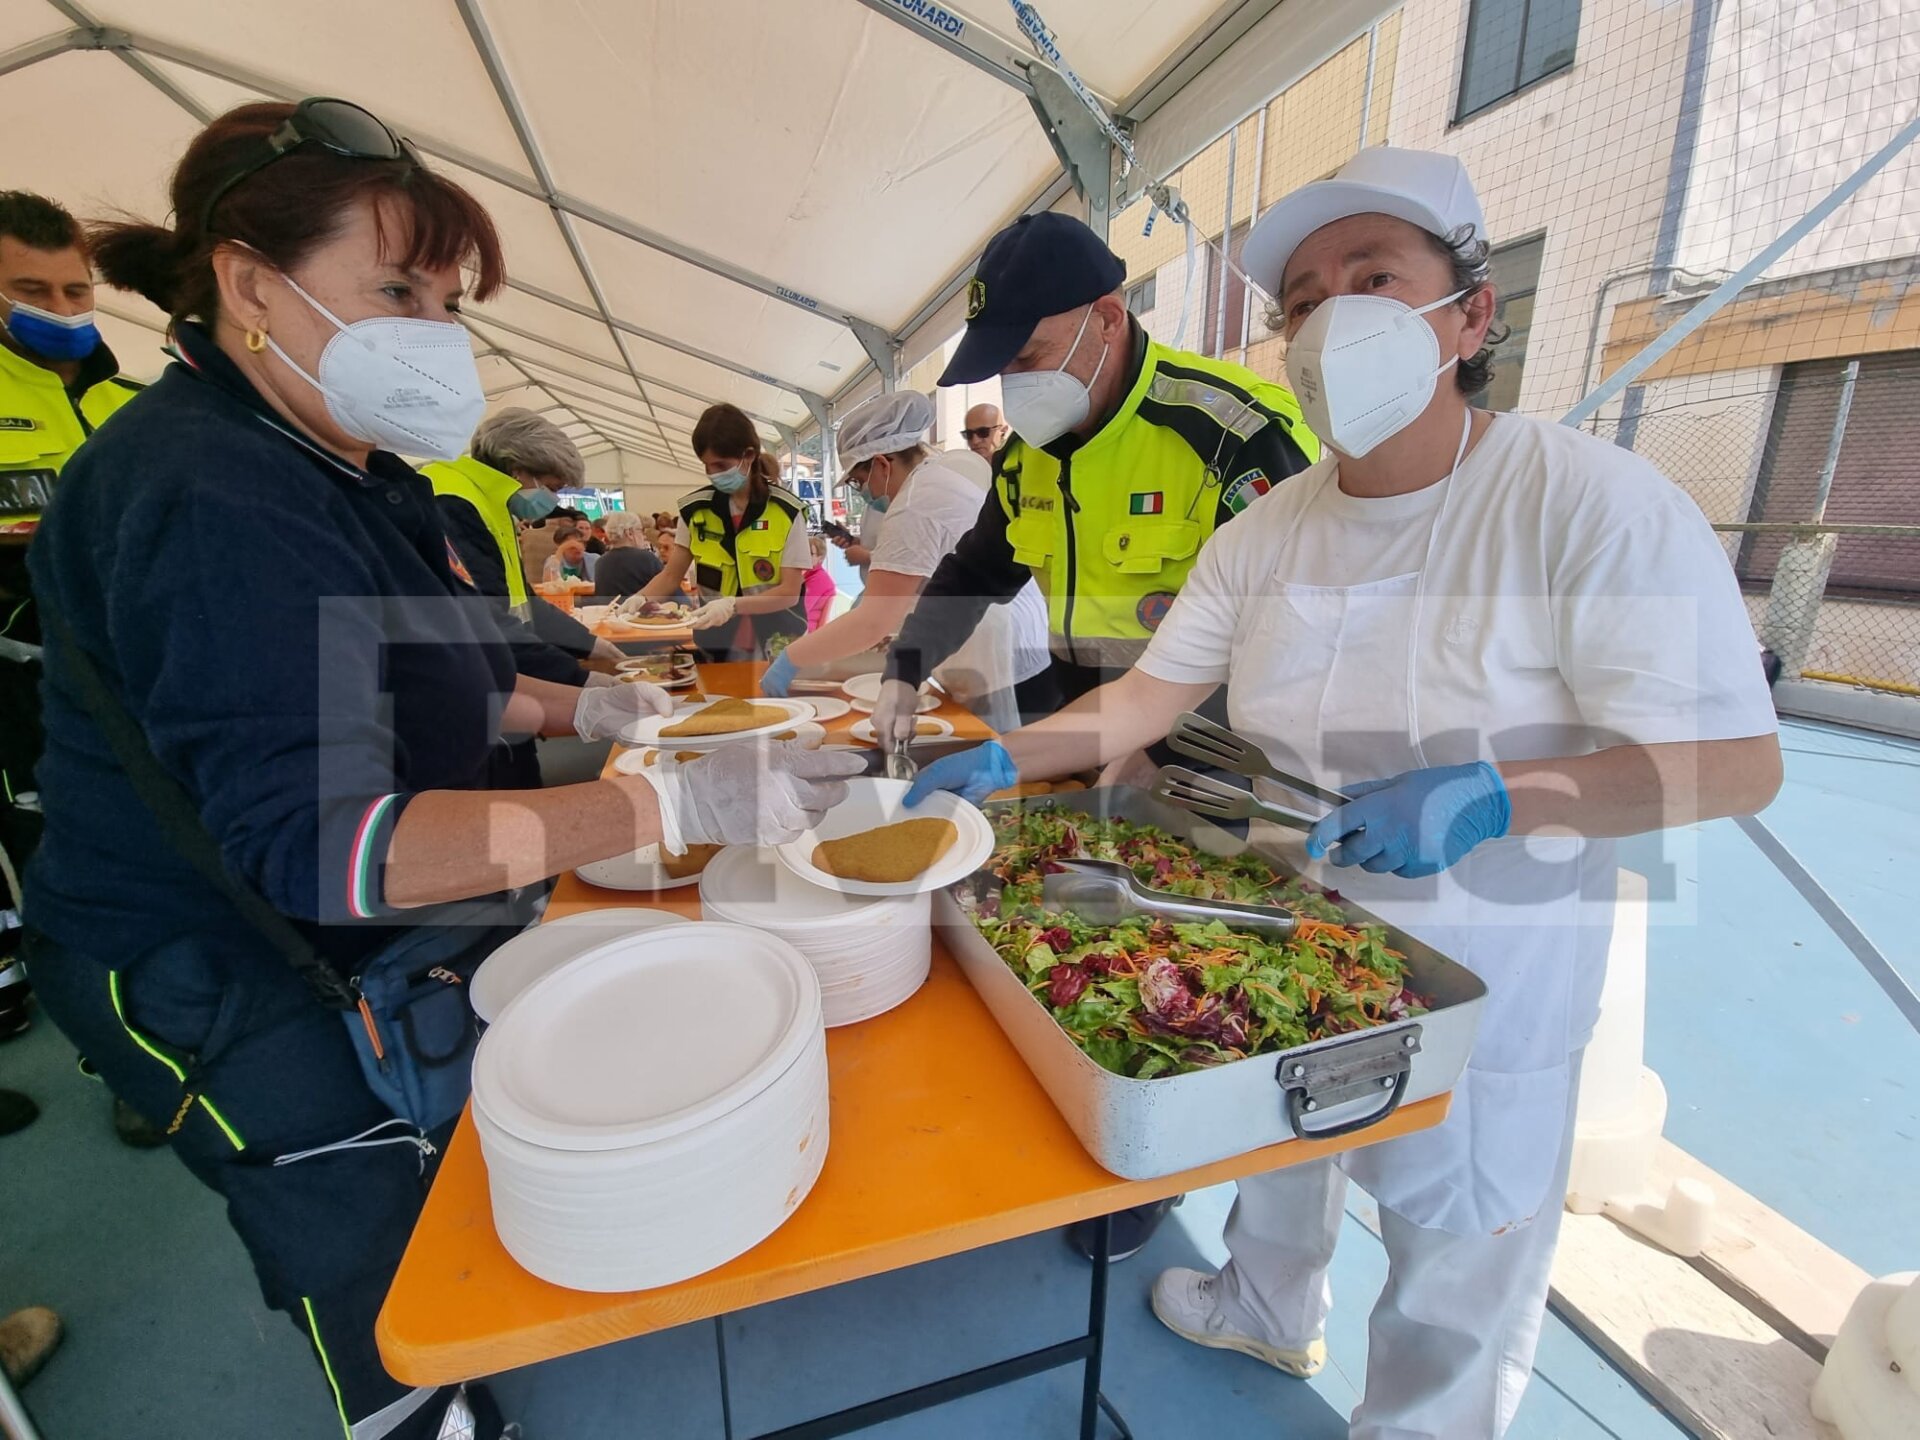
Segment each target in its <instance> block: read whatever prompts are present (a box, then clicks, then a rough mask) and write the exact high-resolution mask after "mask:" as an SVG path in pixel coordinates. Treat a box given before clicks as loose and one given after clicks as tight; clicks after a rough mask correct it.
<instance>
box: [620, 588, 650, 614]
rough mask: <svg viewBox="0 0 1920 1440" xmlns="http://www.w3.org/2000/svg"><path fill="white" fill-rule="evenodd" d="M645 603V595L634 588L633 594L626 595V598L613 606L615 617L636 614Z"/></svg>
mask: <svg viewBox="0 0 1920 1440" xmlns="http://www.w3.org/2000/svg"><path fill="white" fill-rule="evenodd" d="M646 603H647V597H646V595H645V594H644V593H642V592H641V591H639V590H636V591H634V592H633V594H631V595H629V596H627V598H626V599H624V600H622V601H621V602H620V603H619V604H618V605H616V606H614V607H613V613H614V615H615V616H616V617H619V616H624V615H638V614H639V613H640V611H641V608H642V607H643V606H645V605H646Z"/></svg>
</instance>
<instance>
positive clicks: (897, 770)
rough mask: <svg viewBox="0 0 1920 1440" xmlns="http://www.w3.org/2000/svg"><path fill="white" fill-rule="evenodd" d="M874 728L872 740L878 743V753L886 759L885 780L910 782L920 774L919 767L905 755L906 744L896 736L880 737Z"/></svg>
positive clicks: (910, 757) (911, 758)
mask: <svg viewBox="0 0 1920 1440" xmlns="http://www.w3.org/2000/svg"><path fill="white" fill-rule="evenodd" d="M878 729H879V727H878V726H876V727H875V731H876V733H875V735H874V737H873V738H874V739H876V740H878V741H879V742H880V753H881V754H882V755H885V756H886V757H887V779H889V780H911V779H913V777H914V776H916V775H918V774H919V773H920V767H919V766H918V765H916V764H915V763H914V761H913V757H912V756H910V755H909V754H907V747H906V744H905V743H903V742H902V741H901V739H900V737H899V736H897V735H881V734H879V733H877V732H878Z"/></svg>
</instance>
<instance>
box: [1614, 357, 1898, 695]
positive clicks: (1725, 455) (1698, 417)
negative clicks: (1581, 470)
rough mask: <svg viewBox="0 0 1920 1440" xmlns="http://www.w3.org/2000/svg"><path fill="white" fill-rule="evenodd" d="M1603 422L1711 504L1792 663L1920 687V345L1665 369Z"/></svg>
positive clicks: (1711, 515) (1758, 622) (1797, 668)
mask: <svg viewBox="0 0 1920 1440" xmlns="http://www.w3.org/2000/svg"><path fill="white" fill-rule="evenodd" d="M1703 390H1704V391H1705V392H1706V393H1699V392H1701V391H1703ZM1690 392H1692V393H1690ZM1588 428H1589V429H1590V430H1592V431H1593V433H1595V434H1598V435H1600V436H1602V437H1603V438H1605V439H1609V440H1612V441H1613V442H1614V443H1616V444H1619V445H1622V446H1625V447H1626V448H1628V449H1631V450H1633V451H1634V452H1635V453H1636V454H1639V455H1642V456H1644V457H1645V458H1646V459H1648V460H1649V461H1651V462H1652V463H1653V464H1654V465H1655V466H1657V467H1658V468H1659V469H1660V470H1661V471H1662V472H1663V473H1664V474H1666V475H1667V476H1669V477H1671V478H1672V479H1673V480H1674V481H1675V483H1677V484H1679V485H1680V486H1682V487H1683V488H1684V489H1686V491H1687V492H1688V493H1689V494H1690V495H1691V496H1692V497H1693V499H1694V501H1695V502H1696V503H1697V504H1698V505H1699V506H1700V508H1701V510H1702V511H1704V512H1705V513H1706V516H1707V518H1708V519H1709V520H1710V521H1712V522H1713V525H1714V528H1715V529H1716V530H1718V531H1719V532H1720V535H1721V538H1722V541H1723V543H1724V544H1725V547H1726V551H1727V558H1728V560H1729V562H1730V563H1731V564H1732V565H1733V568H1734V573H1735V574H1736V575H1737V576H1738V577H1739V579H1740V583H1741V587H1742V589H1743V590H1744V591H1745V592H1746V595H1747V605H1748V610H1749V612H1750V613H1751V615H1752V617H1753V622H1754V629H1755V631H1756V632H1757V633H1758V635H1759V636H1760V639H1761V641H1762V642H1763V643H1764V644H1765V645H1766V646H1767V648H1768V649H1770V650H1772V651H1773V652H1774V654H1775V655H1777V656H1778V657H1779V659H1780V662H1781V666H1782V672H1783V674H1784V675H1786V676H1787V677H1788V678H1794V677H1805V678H1807V679H1813V680H1821V681H1827V682H1833V683H1841V684H1849V685H1864V686H1868V687H1870V688H1873V689H1876V690H1883V691H1887V692H1890V693H1894V694H1904V695H1913V696H1920V484H1916V481H1920V464H1917V463H1916V460H1915V453H1916V452H1915V448H1914V443H1913V442H1914V441H1915V440H1916V439H1920V352H1897V353H1895V354H1891V355H1885V356H1874V357H1869V358H1867V359H1864V360H1861V359H1852V360H1817V361H1807V362H1803V363H1801V364H1797V365H1789V366H1784V367H1779V369H1778V370H1777V371H1768V372H1763V373H1761V374H1759V375H1756V376H1754V377H1753V379H1752V383H1751V386H1750V388H1749V389H1748V390H1746V391H1745V392H1744V393H1729V392H1728V391H1727V389H1726V382H1725V378H1724V377H1720V378H1718V379H1717V380H1716V381H1715V382H1714V383H1713V384H1711V385H1708V386H1702V385H1700V384H1698V383H1690V382H1686V381H1678V382H1675V381H1668V382H1657V383H1655V384H1654V385H1650V386H1648V387H1646V388H1645V390H1644V391H1643V392H1642V393H1641V395H1640V396H1639V398H1638V400H1637V403H1636V404H1635V405H1633V406H1632V407H1630V408H1629V409H1628V413H1627V414H1626V415H1624V416H1619V415H1616V416H1614V417H1612V418H1610V419H1607V420H1604V421H1598V422H1596V423H1594V424H1592V425H1590V426H1589V427H1588Z"/></svg>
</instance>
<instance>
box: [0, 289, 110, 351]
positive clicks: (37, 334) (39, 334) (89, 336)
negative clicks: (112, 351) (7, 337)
mask: <svg viewBox="0 0 1920 1440" xmlns="http://www.w3.org/2000/svg"><path fill="white" fill-rule="evenodd" d="M12 304H13V308H12V310H10V311H9V312H8V314H7V320H6V325H7V331H8V333H9V334H11V335H12V336H13V338H14V339H16V340H18V341H19V342H20V346H21V348H22V349H23V350H26V351H27V352H28V353H29V354H33V355H38V356H39V357H40V358H41V359H42V360H84V359H86V358H87V356H89V355H91V354H93V352H94V351H95V350H98V349H99V348H100V330H99V327H97V326H96V325H95V324H94V323H93V312H92V311H91V310H88V311H86V312H85V313H84V314H80V315H56V314H54V313H53V312H52V311H51V310H42V309H41V308H40V307H39V306H38V305H29V304H27V303H26V302H25V301H21V300H15V301H13V302H12Z"/></svg>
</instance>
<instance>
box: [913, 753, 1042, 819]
mask: <svg viewBox="0 0 1920 1440" xmlns="http://www.w3.org/2000/svg"><path fill="white" fill-rule="evenodd" d="M1019 782H1020V772H1019V771H1018V770H1016V769H1014V766H1013V757H1012V756H1011V755H1009V754H1007V752H1006V749H1005V747H1003V746H1002V745H1001V744H1000V742H999V741H997V740H989V741H987V743H986V744H984V745H976V746H974V748H973V749H971V750H961V751H959V752H957V753H955V754H952V755H943V756H941V757H940V758H939V759H938V760H936V761H934V762H933V763H932V764H931V765H929V766H927V767H926V768H925V769H924V770H922V771H921V772H920V774H919V776H918V777H917V778H916V779H915V780H914V782H913V788H912V789H911V790H909V791H907V804H908V805H910V806H912V805H918V804H919V803H920V802H921V801H922V800H924V799H926V798H927V797H928V796H929V795H931V794H933V793H934V792H935V791H938V790H951V791H953V792H954V793H955V794H957V795H958V796H959V797H960V798H961V799H962V800H966V801H969V802H971V803H972V804H975V805H978V804H979V803H980V802H981V801H982V800H984V799H986V798H987V796H989V795H991V794H993V792H994V791H996V790H1004V789H1006V788H1007V787H1008V786H1009V785H1017V784H1018V783H1019Z"/></svg>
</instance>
